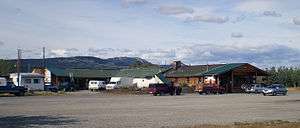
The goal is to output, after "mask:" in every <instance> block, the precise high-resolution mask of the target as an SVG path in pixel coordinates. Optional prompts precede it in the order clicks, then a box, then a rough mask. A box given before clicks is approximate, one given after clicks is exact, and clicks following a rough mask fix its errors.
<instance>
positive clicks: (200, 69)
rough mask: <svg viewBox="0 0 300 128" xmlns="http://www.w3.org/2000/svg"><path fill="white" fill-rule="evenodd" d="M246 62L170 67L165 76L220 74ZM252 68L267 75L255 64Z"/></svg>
mask: <svg viewBox="0 0 300 128" xmlns="http://www.w3.org/2000/svg"><path fill="white" fill-rule="evenodd" d="M247 64H248V63H230V64H213V65H197V66H183V67H180V68H178V69H172V70H170V71H168V72H167V73H166V77H193V76H208V75H220V74H223V73H226V72H229V71H232V70H234V69H236V68H238V67H241V66H243V65H247ZM248 65H250V64H248ZM250 66H253V65H250ZM253 68H255V70H257V71H259V73H260V74H262V75H267V73H266V72H265V71H263V70H261V69H259V68H257V67H255V66H253Z"/></svg>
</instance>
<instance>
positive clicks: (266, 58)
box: [176, 44, 300, 67]
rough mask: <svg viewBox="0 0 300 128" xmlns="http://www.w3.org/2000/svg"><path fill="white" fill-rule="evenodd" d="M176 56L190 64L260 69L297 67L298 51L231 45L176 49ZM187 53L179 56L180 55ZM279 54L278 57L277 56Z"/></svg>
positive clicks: (274, 47)
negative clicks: (241, 64)
mask: <svg viewBox="0 0 300 128" xmlns="http://www.w3.org/2000/svg"><path fill="white" fill-rule="evenodd" d="M177 50H179V51H176V56H177V57H178V56H181V58H180V59H181V60H183V61H184V62H187V63H191V64H201V63H202V64H203V63H206V62H209V63H233V62H247V63H254V64H257V65H259V66H262V67H269V66H273V65H275V66H280V65H299V63H300V58H299V57H298V56H299V55H300V50H299V49H294V48H291V47H287V46H284V45H266V46H260V47H259V46H257V47H236V46H231V45H213V44H204V45H193V46H186V47H184V48H180V49H177ZM183 51H184V52H185V53H188V54H181V55H180V53H184V52H183ZM279 54H280V56H278V55H279Z"/></svg>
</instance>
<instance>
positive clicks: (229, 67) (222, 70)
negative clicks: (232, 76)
mask: <svg viewBox="0 0 300 128" xmlns="http://www.w3.org/2000/svg"><path fill="white" fill-rule="evenodd" d="M245 64H246V63H232V64H225V65H220V66H218V67H215V68H212V69H210V70H208V71H206V72H202V73H198V74H197V75H198V76H200V75H204V76H206V75H219V74H223V73H226V72H229V71H231V70H233V69H235V68H237V67H240V66H242V65H245Z"/></svg>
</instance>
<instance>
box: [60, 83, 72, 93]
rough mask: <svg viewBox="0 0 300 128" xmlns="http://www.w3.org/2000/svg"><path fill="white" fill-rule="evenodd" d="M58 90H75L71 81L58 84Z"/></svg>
mask: <svg viewBox="0 0 300 128" xmlns="http://www.w3.org/2000/svg"><path fill="white" fill-rule="evenodd" d="M58 90H60V91H64V92H72V91H75V85H74V84H71V83H63V84H61V85H59V86H58Z"/></svg>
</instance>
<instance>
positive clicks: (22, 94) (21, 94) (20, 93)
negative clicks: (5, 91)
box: [15, 92, 25, 96]
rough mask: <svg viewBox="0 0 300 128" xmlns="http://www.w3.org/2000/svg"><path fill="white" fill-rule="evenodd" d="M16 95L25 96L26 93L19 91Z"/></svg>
mask: <svg viewBox="0 0 300 128" xmlns="http://www.w3.org/2000/svg"><path fill="white" fill-rule="evenodd" d="M15 95H16V96H24V95H25V92H18V93H15Z"/></svg>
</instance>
